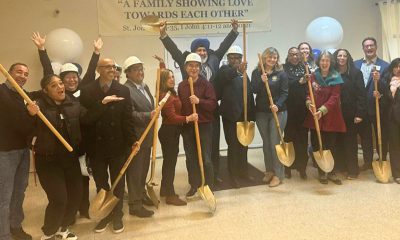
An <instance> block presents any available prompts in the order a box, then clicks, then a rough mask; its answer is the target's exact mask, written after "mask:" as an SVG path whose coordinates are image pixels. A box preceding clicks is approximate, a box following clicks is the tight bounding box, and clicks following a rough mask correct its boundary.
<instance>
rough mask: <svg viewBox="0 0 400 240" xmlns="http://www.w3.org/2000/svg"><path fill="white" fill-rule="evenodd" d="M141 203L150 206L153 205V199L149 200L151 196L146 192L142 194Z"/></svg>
mask: <svg viewBox="0 0 400 240" xmlns="http://www.w3.org/2000/svg"><path fill="white" fill-rule="evenodd" d="M142 203H143V204H144V205H146V206H150V207H151V206H154V203H153V201H151V198H150V197H149V196H148V195H147V194H144V196H143V199H142Z"/></svg>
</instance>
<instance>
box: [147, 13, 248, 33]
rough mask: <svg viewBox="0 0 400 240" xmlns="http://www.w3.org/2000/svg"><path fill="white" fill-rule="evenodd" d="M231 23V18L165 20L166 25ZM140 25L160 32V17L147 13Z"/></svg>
mask: <svg viewBox="0 0 400 240" xmlns="http://www.w3.org/2000/svg"><path fill="white" fill-rule="evenodd" d="M252 22H253V20H238V23H252ZM224 23H231V20H217V21H216V20H214V21H199V20H194V21H167V22H166V24H167V25H192V24H224ZM140 24H141V25H142V27H143V28H144V29H145V30H147V31H149V32H160V25H161V21H160V19H159V18H158V17H157V16H155V15H147V16H146V17H144V18H142V20H141V21H140Z"/></svg>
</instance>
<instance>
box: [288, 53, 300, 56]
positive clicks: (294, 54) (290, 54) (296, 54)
mask: <svg viewBox="0 0 400 240" xmlns="http://www.w3.org/2000/svg"><path fill="white" fill-rule="evenodd" d="M288 55H289V57H294V56H300V53H289V54H288Z"/></svg>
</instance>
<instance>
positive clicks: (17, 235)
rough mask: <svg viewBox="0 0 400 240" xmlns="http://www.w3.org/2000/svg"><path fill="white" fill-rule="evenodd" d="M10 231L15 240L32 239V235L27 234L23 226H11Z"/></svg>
mask: <svg viewBox="0 0 400 240" xmlns="http://www.w3.org/2000/svg"><path fill="white" fill-rule="evenodd" d="M10 233H11V236H12V238H13V239H15V240H32V236H31V235H29V234H27V233H26V232H25V231H24V229H22V227H21V228H10Z"/></svg>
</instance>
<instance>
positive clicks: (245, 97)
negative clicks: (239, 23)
mask: <svg viewBox="0 0 400 240" xmlns="http://www.w3.org/2000/svg"><path fill="white" fill-rule="evenodd" d="M246 54H247V51H246V25H245V24H243V62H244V63H246V61H247V60H246ZM243 114H244V122H247V71H244V73H243Z"/></svg>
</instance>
